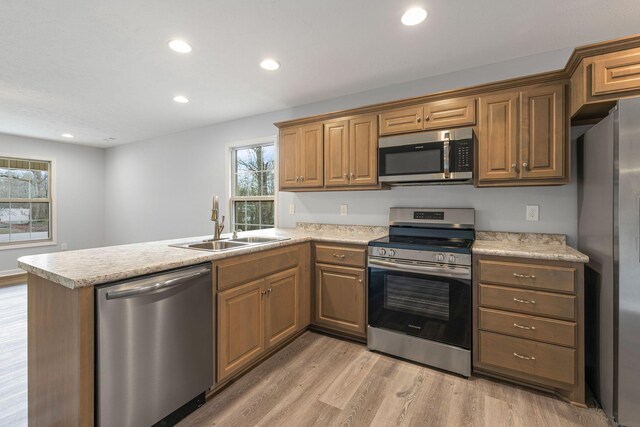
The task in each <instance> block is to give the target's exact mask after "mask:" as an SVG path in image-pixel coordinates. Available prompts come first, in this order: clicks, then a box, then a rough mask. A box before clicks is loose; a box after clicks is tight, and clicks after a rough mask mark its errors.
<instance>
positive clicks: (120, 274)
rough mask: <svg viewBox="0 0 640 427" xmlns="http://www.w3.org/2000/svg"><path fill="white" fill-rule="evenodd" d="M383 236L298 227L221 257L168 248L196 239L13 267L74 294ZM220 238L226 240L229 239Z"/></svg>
mask: <svg viewBox="0 0 640 427" xmlns="http://www.w3.org/2000/svg"><path fill="white" fill-rule="evenodd" d="M387 233H388V229H387V227H375V226H349V225H331V224H309V223H299V224H298V226H297V227H296V228H276V229H269V230H260V231H250V232H245V233H239V237H244V236H268V237H279V238H287V239H288V240H283V241H279V242H274V243H268V244H262V245H252V246H246V247H243V248H238V249H232V250H228V251H222V252H208V251H201V250H194V249H186V248H176V247H172V246H169V245H174V244H183V243H189V242H197V241H202V240H206V239H210V238H211V236H199V237H191V238H187V239H175V240H164V241H158V242H148V243H134V244H129V245H121V246H110V247H103V248H93V249H84V250H79V251H68V252H56V253H50V254H42V255H32V256H24V257H22V258H20V259H18V266H19V267H20V268H22V269H23V270H25V271H27V272H29V273H33V274H35V275H36V276H40V277H43V278H45V279H47V280H50V281H52V282H54V283H58V284H60V285H63V286H66V287H67V288H70V289H75V288H80V287H84V286H94V285H99V284H103V283H109V282H115V281H119V280H123V279H128V278H131V277H136V276H142V275H145V274H151V273H156V272H159V271H164V270H170V269H174V268H179V267H184V266H188V265H194V264H199V263H203V262H208V261H214V260H219V259H223V258H228V257H232V256H238V255H245V254H249V253H255V252H259V251H265V250H269V249H274V248H278V247H282V246H287V245H293V244H296V243H302V242H308V241H312V240H313V241H318V242H330V243H343V244H358V245H366V244H367V243H368V242H369V241H370V240H374V239H377V238H380V237H383V236H386V235H387ZM223 236H224V237H230V234H225V235H223Z"/></svg>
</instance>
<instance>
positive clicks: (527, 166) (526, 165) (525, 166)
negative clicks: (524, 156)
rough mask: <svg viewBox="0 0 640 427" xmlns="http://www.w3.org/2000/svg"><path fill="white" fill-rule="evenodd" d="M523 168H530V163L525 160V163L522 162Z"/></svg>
mask: <svg viewBox="0 0 640 427" xmlns="http://www.w3.org/2000/svg"><path fill="white" fill-rule="evenodd" d="M522 168H523V169H524V170H529V163H527V162H524V163H523V164H522Z"/></svg>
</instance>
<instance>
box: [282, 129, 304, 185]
mask: <svg viewBox="0 0 640 427" xmlns="http://www.w3.org/2000/svg"><path fill="white" fill-rule="evenodd" d="M278 145H279V146H280V159H279V162H280V180H279V181H280V188H295V187H298V185H299V182H300V180H299V177H300V128H297V127H295V128H287V129H282V130H281V131H280V140H279V141H278Z"/></svg>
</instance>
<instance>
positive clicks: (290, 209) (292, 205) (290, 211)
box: [289, 203, 296, 215]
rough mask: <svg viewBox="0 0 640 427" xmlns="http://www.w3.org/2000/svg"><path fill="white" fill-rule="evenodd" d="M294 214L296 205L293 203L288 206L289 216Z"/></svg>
mask: <svg viewBox="0 0 640 427" xmlns="http://www.w3.org/2000/svg"><path fill="white" fill-rule="evenodd" d="M295 213H296V205H294V204H293V203H291V204H290V205H289V215H294V214H295Z"/></svg>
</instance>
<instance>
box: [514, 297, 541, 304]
mask: <svg viewBox="0 0 640 427" xmlns="http://www.w3.org/2000/svg"><path fill="white" fill-rule="evenodd" d="M513 300H514V301H515V302H519V303H522V304H535V303H536V302H535V301H534V300H528V299H518V298H514V299H513Z"/></svg>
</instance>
